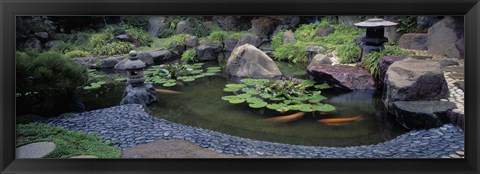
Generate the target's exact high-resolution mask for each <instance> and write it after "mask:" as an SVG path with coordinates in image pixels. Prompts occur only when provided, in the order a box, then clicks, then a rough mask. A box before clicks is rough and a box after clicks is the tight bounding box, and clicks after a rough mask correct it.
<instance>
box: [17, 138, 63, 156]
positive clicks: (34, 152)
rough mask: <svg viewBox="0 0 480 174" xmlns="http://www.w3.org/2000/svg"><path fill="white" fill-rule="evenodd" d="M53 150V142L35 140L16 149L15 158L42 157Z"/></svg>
mask: <svg viewBox="0 0 480 174" xmlns="http://www.w3.org/2000/svg"><path fill="white" fill-rule="evenodd" d="M53 150H55V144H53V143H51V142H37V143H32V144H27V145H24V146H21V147H19V148H17V149H16V152H15V155H16V157H17V158H43V157H45V156H47V155H48V154H49V153H50V152H52V151H53Z"/></svg>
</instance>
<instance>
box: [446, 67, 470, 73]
mask: <svg viewBox="0 0 480 174" xmlns="http://www.w3.org/2000/svg"><path fill="white" fill-rule="evenodd" d="M443 71H447V72H459V73H465V67H463V66H447V67H443Z"/></svg>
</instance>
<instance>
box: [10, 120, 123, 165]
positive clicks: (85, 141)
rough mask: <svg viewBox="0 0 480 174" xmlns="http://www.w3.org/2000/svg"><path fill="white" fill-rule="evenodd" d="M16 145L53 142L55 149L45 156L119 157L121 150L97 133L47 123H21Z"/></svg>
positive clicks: (18, 126) (18, 127)
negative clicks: (89, 133) (72, 129)
mask: <svg viewBox="0 0 480 174" xmlns="http://www.w3.org/2000/svg"><path fill="white" fill-rule="evenodd" d="M16 131H17V132H16V133H17V137H22V138H19V139H17V141H16V147H20V146H23V145H26V144H30V143H35V142H44V141H47V142H53V143H54V144H55V150H53V151H52V152H51V153H49V154H48V155H47V156H46V157H45V158H69V157H73V156H80V155H93V156H96V157H99V158H119V157H120V156H121V152H120V151H119V150H117V149H115V148H114V147H113V146H112V142H106V141H104V140H102V139H101V138H99V137H98V136H96V135H87V134H84V133H80V132H74V131H70V130H67V129H64V128H61V127H53V126H47V125H45V124H21V125H17V128H16Z"/></svg>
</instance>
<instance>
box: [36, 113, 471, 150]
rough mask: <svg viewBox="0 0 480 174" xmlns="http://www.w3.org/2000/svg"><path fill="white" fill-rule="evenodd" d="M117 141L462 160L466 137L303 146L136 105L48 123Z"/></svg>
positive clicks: (456, 132) (445, 133) (455, 132)
mask: <svg viewBox="0 0 480 174" xmlns="http://www.w3.org/2000/svg"><path fill="white" fill-rule="evenodd" d="M43 123H46V124H48V125H50V126H60V127H64V128H66V129H69V130H74V131H79V132H83V133H86V134H96V135H98V136H100V137H101V138H103V139H105V140H106V141H110V142H117V143H116V145H115V146H116V147H117V148H119V149H121V150H122V151H123V150H125V149H127V148H129V147H133V146H136V145H139V144H146V143H150V142H153V141H156V140H186V141H190V142H192V143H194V144H197V145H199V146H200V147H203V148H208V149H209V150H212V151H215V152H217V153H223V154H230V155H236V156H255V157H262V156H270V157H271V156H277V157H287V158H288V157H291V158H447V157H448V158H461V157H463V151H464V150H463V149H464V133H463V131H462V130H461V129H459V128H457V127H455V126H452V125H450V124H447V125H444V126H442V127H440V128H434V129H428V130H418V131H417V130H414V131H411V132H408V133H406V134H403V135H400V136H398V137H396V138H395V139H393V140H390V141H387V142H384V143H379V144H375V145H364V146H354V147H322V146H302V145H289V144H281V143H273V142H267V141H259V140H252V139H247V138H241V137H236V136H231V135H227V134H223V133H220V132H215V131H211V130H208V129H203V128H196V127H191V126H187V125H182V124H177V123H173V122H170V121H167V120H164V119H159V118H155V117H152V116H150V115H149V114H148V113H146V112H145V110H144V108H143V106H141V105H136V104H130V105H120V106H114V107H111V108H105V109H99V110H94V111H89V112H84V113H79V114H71V115H62V116H58V117H53V118H50V119H48V120H45V121H43Z"/></svg>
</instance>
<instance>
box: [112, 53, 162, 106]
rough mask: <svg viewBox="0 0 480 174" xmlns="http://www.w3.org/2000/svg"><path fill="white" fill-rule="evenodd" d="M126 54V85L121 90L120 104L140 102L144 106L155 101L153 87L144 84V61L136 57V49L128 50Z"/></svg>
mask: <svg viewBox="0 0 480 174" xmlns="http://www.w3.org/2000/svg"><path fill="white" fill-rule="evenodd" d="M128 55H129V58H128V59H129V60H128V61H127V62H125V69H126V70H127V83H128V85H127V87H126V88H125V91H124V92H123V97H122V101H121V102H120V104H122V105H124V104H141V105H144V106H145V105H148V104H151V103H153V102H155V101H157V96H156V94H155V87H154V86H153V85H152V84H144V83H145V77H143V68H145V67H146V65H145V63H144V62H143V61H142V60H140V59H138V55H137V52H136V51H130V53H128Z"/></svg>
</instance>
